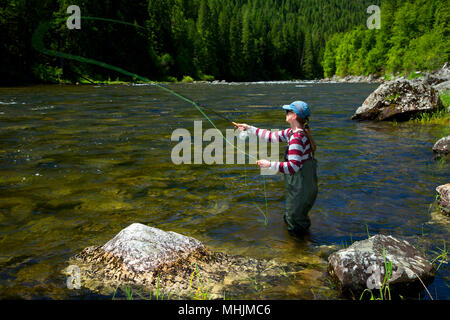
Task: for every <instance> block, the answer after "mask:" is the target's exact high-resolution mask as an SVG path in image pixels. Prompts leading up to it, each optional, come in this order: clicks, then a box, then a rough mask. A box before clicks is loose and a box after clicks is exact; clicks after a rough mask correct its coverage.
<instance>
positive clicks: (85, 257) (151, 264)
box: [63, 223, 326, 299]
mask: <svg viewBox="0 0 450 320" xmlns="http://www.w3.org/2000/svg"><path fill="white" fill-rule="evenodd" d="M69 264H70V265H69V266H68V267H67V268H66V269H64V270H63V273H64V274H66V275H70V276H71V277H72V276H73V270H75V269H76V270H78V271H77V272H78V278H79V283H80V287H81V288H87V289H90V290H91V291H93V292H97V293H100V294H104V295H112V294H113V292H115V290H116V289H117V288H118V287H121V288H122V289H123V286H128V287H131V288H133V292H135V291H136V292H141V293H142V294H144V295H147V296H148V294H149V293H152V294H153V297H155V296H156V294H159V298H161V297H162V295H164V299H168V298H170V299H180V298H182V299H190V298H195V299H220V298H224V293H225V292H227V293H228V294H229V293H230V292H232V296H234V297H236V296H239V297H248V296H250V297H251V296H252V294H254V292H255V290H254V287H255V283H257V284H259V287H258V288H260V287H261V285H260V284H261V283H267V284H270V283H272V284H276V285H282V284H283V283H284V285H287V286H288V285H290V284H289V282H291V281H292V280H291V279H292V278H295V279H297V280H299V279H301V278H302V273H301V272H302V271H303V270H304V269H305V268H304V267H305V264H303V263H292V262H291V263H279V262H277V261H274V260H266V259H254V258H248V257H243V256H231V255H227V254H225V253H221V252H212V251H210V250H209V249H207V248H206V247H205V246H204V245H203V244H202V243H201V242H200V241H198V240H196V239H194V238H191V237H187V236H184V235H181V234H178V233H175V232H171V231H169V232H166V231H163V230H160V229H157V228H153V227H149V226H146V225H143V224H139V223H133V224H131V225H130V226H128V227H127V228H125V229H123V230H122V231H120V232H119V233H118V234H117V235H116V236H115V237H114V238H113V239H111V240H110V241H108V242H107V243H106V244H104V245H103V246H92V247H87V248H85V249H84V250H82V251H81V252H80V253H79V254H77V255H75V256H74V257H73V258H71V259H70V260H69ZM325 276H326V275H325V273H324V275H323V277H324V278H325ZM250 279H251V280H250ZM228 296H229V295H228Z"/></svg>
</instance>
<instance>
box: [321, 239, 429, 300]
mask: <svg viewBox="0 0 450 320" xmlns="http://www.w3.org/2000/svg"><path fill="white" fill-rule="evenodd" d="M383 248H384V249H385V259H386V263H388V262H391V263H392V275H391V277H390V279H389V288H390V290H391V292H394V293H399V294H401V295H403V296H408V295H409V294H413V295H414V296H415V294H416V293H417V291H418V290H419V292H420V291H422V290H424V288H423V285H422V284H421V282H420V280H422V281H423V282H424V283H425V284H426V285H428V284H429V283H431V281H432V280H433V278H434V268H433V265H432V264H431V263H430V262H429V261H428V260H427V259H426V258H425V257H424V256H423V255H422V253H420V252H419V251H418V250H417V249H416V248H414V247H413V246H412V245H411V244H409V243H408V242H407V241H405V240H398V239H396V238H394V237H392V236H385V235H375V236H373V237H370V238H369V239H367V240H363V241H357V242H355V243H353V244H352V245H351V246H350V247H348V248H346V249H342V250H339V251H337V252H335V253H333V254H331V255H330V256H329V257H328V271H329V273H330V274H331V276H332V277H333V278H334V279H335V280H336V282H337V283H338V285H339V286H340V288H341V290H342V292H343V293H344V295H349V296H353V297H354V298H357V299H359V297H360V295H361V293H362V292H363V291H364V290H365V289H371V290H372V291H373V293H374V295H375V296H378V292H377V291H374V290H373V289H375V290H376V289H378V288H379V287H380V285H381V284H382V283H383V280H384V277H385V259H384V257H383ZM419 278H420V280H419Z"/></svg>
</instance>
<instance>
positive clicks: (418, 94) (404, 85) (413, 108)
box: [352, 79, 440, 121]
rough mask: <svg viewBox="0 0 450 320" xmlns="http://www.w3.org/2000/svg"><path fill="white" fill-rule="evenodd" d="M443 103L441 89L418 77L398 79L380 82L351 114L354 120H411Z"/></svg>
mask: <svg viewBox="0 0 450 320" xmlns="http://www.w3.org/2000/svg"><path fill="white" fill-rule="evenodd" d="M439 107H440V100H439V93H438V91H437V90H436V89H435V88H434V87H432V86H431V85H427V84H425V83H424V82H422V81H419V80H416V81H414V80H406V79H398V80H395V81H388V82H385V83H383V84H381V85H380V86H379V87H378V88H377V89H376V90H375V91H374V92H373V93H372V94H371V95H370V96H369V97H368V98H367V99H366V100H365V101H364V103H363V104H362V106H361V107H359V108H358V109H357V110H356V112H355V114H354V115H353V116H352V119H353V120H394V119H395V120H400V121H401V120H408V119H410V118H411V117H412V116H413V115H415V114H418V113H422V112H432V111H434V110H436V109H438V108H439Z"/></svg>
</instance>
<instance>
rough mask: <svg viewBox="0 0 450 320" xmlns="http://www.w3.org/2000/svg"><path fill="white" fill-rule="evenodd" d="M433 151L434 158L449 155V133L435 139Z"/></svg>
mask: <svg viewBox="0 0 450 320" xmlns="http://www.w3.org/2000/svg"><path fill="white" fill-rule="evenodd" d="M433 153H434V155H435V157H436V158H439V157H443V156H444V157H445V156H449V155H450V135H449V136H446V137H443V138H441V139H439V140H438V141H436V143H435V144H434V146H433Z"/></svg>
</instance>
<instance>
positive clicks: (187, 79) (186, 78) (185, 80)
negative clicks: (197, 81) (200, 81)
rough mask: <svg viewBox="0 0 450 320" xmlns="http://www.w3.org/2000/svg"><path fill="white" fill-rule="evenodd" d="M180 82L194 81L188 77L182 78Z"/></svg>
mask: <svg viewBox="0 0 450 320" xmlns="http://www.w3.org/2000/svg"><path fill="white" fill-rule="evenodd" d="M181 82H185V83H192V82H194V79H192V77H190V76H184V77H183V79H182V80H181Z"/></svg>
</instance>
